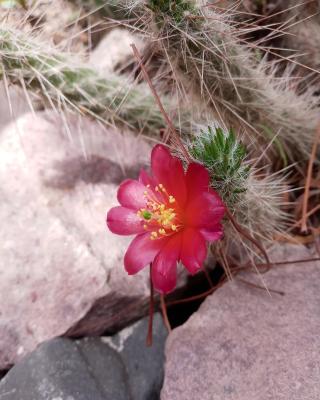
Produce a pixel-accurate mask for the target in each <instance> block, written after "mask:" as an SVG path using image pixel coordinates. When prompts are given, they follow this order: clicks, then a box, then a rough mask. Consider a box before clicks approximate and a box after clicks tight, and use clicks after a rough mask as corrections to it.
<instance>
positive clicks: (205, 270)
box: [203, 267, 214, 288]
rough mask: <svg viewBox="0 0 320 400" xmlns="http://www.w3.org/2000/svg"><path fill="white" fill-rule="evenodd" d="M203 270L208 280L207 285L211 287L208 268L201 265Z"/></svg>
mask: <svg viewBox="0 0 320 400" xmlns="http://www.w3.org/2000/svg"><path fill="white" fill-rule="evenodd" d="M203 272H204V274H205V276H206V279H207V281H208V284H209V287H210V288H213V286H214V285H213V282H212V279H211V277H210V274H209V271H208V269H207V268H206V267H203Z"/></svg>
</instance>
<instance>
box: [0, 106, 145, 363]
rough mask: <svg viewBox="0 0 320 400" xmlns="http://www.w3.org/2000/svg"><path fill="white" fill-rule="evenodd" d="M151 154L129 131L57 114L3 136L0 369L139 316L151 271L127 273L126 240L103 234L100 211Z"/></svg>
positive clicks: (28, 120) (22, 122)
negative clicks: (55, 342)
mask: <svg viewBox="0 0 320 400" xmlns="http://www.w3.org/2000/svg"><path fill="white" fill-rule="evenodd" d="M149 155H150V147H149V145H147V144H146V143H145V142H143V141H142V140H140V139H137V138H135V137H134V136H133V135H130V134H129V133H125V132H124V133H119V132H117V131H115V130H113V129H111V128H109V129H106V128H105V127H102V126H101V124H98V123H94V122H92V121H89V120H87V119H81V118H78V117H72V118H69V119H68V120H67V119H65V116H63V115H62V116H58V115H56V114H55V113H54V112H51V113H49V114H40V115H37V116H33V115H31V114H27V115H24V116H22V117H20V118H19V119H17V121H15V122H14V123H13V124H12V125H10V126H8V127H7V128H6V129H4V130H3V131H2V133H1V135H0V160H1V161H0V182H1V185H0V202H1V207H0V219H1V227H0V241H1V246H0V259H1V266H0V369H4V368H6V367H8V366H9V365H11V364H13V363H15V362H17V361H18V360H19V359H21V357H22V356H24V355H25V354H27V353H28V352H30V351H32V350H33V349H34V348H35V347H36V346H37V345H38V344H39V343H41V342H43V341H45V340H48V339H50V338H53V337H56V336H60V335H63V334H64V333H66V332H68V334H70V335H91V334H99V333H101V332H103V331H105V330H108V331H114V330H116V329H120V328H121V327H123V326H126V325H128V323H130V322H131V321H134V320H135V319H137V318H139V317H140V316H141V315H142V314H143V312H144V310H145V308H146V306H147V303H148V299H149V289H148V269H146V270H145V271H142V272H141V273H140V274H139V275H136V276H128V275H127V273H126V272H125V270H124V268H123V255H124V253H125V250H126V248H127V246H128V243H129V242H130V240H131V238H128V237H120V236H117V235H114V234H112V233H111V232H109V231H108V230H107V228H106V224H105V215H106V212H107V210H108V209H109V208H110V207H112V206H114V205H116V203H117V201H116V191H117V185H118V183H119V182H120V181H121V180H123V179H124V178H125V177H126V176H132V177H133V176H134V177H136V176H137V174H138V170H139V168H140V166H141V165H143V164H145V163H147V161H148V159H149ZM8 288H9V290H8Z"/></svg>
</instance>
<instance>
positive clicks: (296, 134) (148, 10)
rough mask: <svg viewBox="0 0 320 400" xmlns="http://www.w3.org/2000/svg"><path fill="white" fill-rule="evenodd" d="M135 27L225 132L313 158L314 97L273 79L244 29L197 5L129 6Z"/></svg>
mask: <svg viewBox="0 0 320 400" xmlns="http://www.w3.org/2000/svg"><path fill="white" fill-rule="evenodd" d="M128 7H129V8H130V9H131V10H133V11H135V12H136V14H137V15H138V16H139V18H137V21H138V22H137V23H138V24H140V25H141V27H142V28H143V29H144V30H145V32H146V35H148V36H149V37H151V38H152V39H154V40H156V43H157V44H158V46H160V48H162V50H163V54H165V55H166V56H168V58H169V63H170V65H171V66H172V69H173V70H174V76H175V77H176V78H177V80H178V82H179V84H180V85H182V86H183V87H184V89H185V92H186V93H188V90H189V92H190V90H191V91H192V92H193V93H194V94H196V95H200V96H201V101H202V104H204V105H208V106H210V107H211V110H212V111H213V112H214V116H215V118H217V119H218V121H219V123H220V124H222V125H225V126H234V127H237V129H238V128H239V129H240V128H241V129H242V130H245V131H246V132H247V133H249V134H251V135H250V136H251V137H255V138H256V137H257V136H260V137H264V138H265V140H266V141H270V135H271V137H272V138H276V139H277V141H278V143H280V146H281V147H283V148H285V150H286V153H287V155H288V157H289V158H290V159H291V160H301V157H304V158H307V157H308V156H309V154H310V149H311V145H312V143H313V139H314V130H315V127H316V124H317V120H318V110H317V107H316V99H313V98H312V96H311V95H310V93H307V92H306V93H304V94H303V95H297V93H296V91H295V88H294V87H295V85H294V84H293V82H292V80H291V78H290V76H287V77H285V76H284V75H283V76H282V77H279V75H278V74H277V75H276V72H277V71H276V69H275V63H273V64H272V63H271V64H270V63H267V62H265V61H264V60H263V59H261V57H259V49H258V48H256V51H251V48H252V47H254V46H255V45H254V44H252V43H246V42H245V40H244V39H243V37H244V33H245V32H244V31H242V29H241V28H239V29H237V30H236V29H233V28H232V26H231V25H230V24H229V23H228V17H227V16H226V15H225V14H222V13H219V12H215V11H214V10H215V9H214V6H211V7H201V5H199V3H198V2H195V1H191V0H185V1H183V0H180V1H179V2H171V1H169V0H147V1H134V2H129V5H128Z"/></svg>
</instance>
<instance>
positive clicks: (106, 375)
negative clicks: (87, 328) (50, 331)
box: [0, 338, 130, 400]
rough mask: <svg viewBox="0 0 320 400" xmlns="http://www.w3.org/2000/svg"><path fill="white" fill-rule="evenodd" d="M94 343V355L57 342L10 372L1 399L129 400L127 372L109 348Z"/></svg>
mask: <svg viewBox="0 0 320 400" xmlns="http://www.w3.org/2000/svg"><path fill="white" fill-rule="evenodd" d="M92 340H93V343H92V344H90V354H89V356H88V354H87V352H86V351H82V350H79V348H78V346H77V344H76V343H74V342H73V341H71V340H70V339H61V338H59V339H53V340H51V341H49V342H47V343H43V344H42V345H40V346H39V347H38V348H37V349H36V350H35V351H34V352H33V353H32V354H30V355H28V356H26V357H25V358H24V359H23V360H22V361H21V362H20V363H18V364H17V365H16V366H15V367H13V368H12V370H11V371H9V372H8V374H7V375H6V377H5V378H4V379H3V380H2V381H1V383H0V399H1V400H89V399H94V400H109V399H110V400H111V399H112V400H113V399H116V400H129V399H130V397H129V392H128V388H127V386H126V372H125V369H124V365H123V364H122V362H121V359H120V357H119V355H118V354H117V353H116V351H114V350H113V349H111V348H110V347H108V346H103V347H101V346H100V347H99V346H98V347H97V346H96V345H95V344H94V341H95V339H92Z"/></svg>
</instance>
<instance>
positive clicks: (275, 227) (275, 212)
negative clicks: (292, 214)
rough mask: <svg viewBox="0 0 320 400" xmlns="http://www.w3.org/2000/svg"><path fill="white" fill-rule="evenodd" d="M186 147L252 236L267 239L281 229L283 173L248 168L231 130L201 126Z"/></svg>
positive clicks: (243, 152) (283, 214) (245, 152)
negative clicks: (203, 127)
mask: <svg viewBox="0 0 320 400" xmlns="http://www.w3.org/2000/svg"><path fill="white" fill-rule="evenodd" d="M188 150H189V152H190V154H191V155H192V157H193V158H194V159H195V160H196V161H198V162H200V163H201V164H203V165H204V166H205V167H206V168H207V169H208V171H209V173H210V177H211V186H212V187H213V188H214V189H215V190H216V191H217V192H218V193H219V194H220V196H221V197H222V199H223V200H224V202H225V204H226V205H227V206H228V208H229V209H230V211H231V212H232V213H233V214H234V215H235V216H236V218H237V220H238V221H239V222H240V223H241V224H242V225H243V226H245V227H246V228H247V229H248V230H249V231H250V232H251V234H252V235H253V236H256V237H259V238H261V239H264V240H267V239H268V240H270V239H272V236H273V235H274V233H275V232H277V231H281V230H282V228H283V226H284V223H285V221H286V219H287V215H286V214H285V213H284V212H283V211H282V206H283V193H284V192H285V191H286V189H287V187H286V186H285V184H284V176H281V175H279V174H274V175H271V176H270V175H269V176H268V174H262V173H261V172H260V173H259V172H258V171H257V170H256V169H255V168H253V167H250V165H252V163H250V162H248V160H246V157H247V151H246V148H245V146H244V145H243V144H242V143H241V142H240V141H239V140H238V139H237V138H236V135H235V133H234V132H233V131H232V130H230V131H229V132H227V131H223V130H222V129H221V128H218V127H208V129H207V130H205V129H202V130H201V131H200V133H199V134H198V135H197V136H196V137H195V138H194V140H193V141H191V142H189V144H188ZM232 236H234V235H232Z"/></svg>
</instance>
